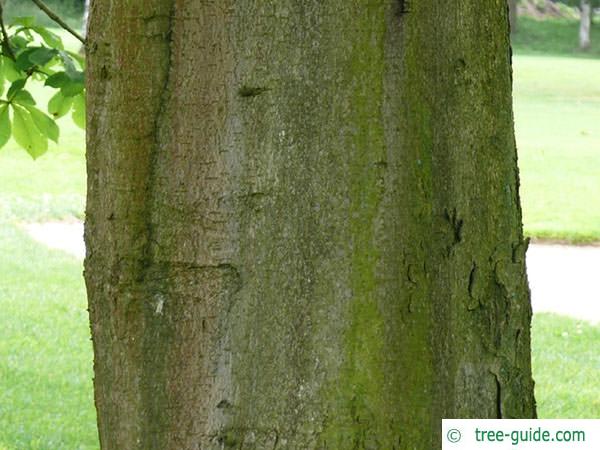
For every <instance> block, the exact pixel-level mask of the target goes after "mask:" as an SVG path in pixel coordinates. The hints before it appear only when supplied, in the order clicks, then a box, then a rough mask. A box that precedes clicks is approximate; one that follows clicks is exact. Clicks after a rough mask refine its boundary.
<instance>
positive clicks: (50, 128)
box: [25, 105, 60, 143]
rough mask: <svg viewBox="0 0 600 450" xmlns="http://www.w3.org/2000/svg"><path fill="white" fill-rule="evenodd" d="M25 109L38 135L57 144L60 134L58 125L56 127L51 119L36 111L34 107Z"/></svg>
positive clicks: (28, 106) (27, 106)
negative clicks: (40, 134) (38, 132)
mask: <svg viewBox="0 0 600 450" xmlns="http://www.w3.org/2000/svg"><path fill="white" fill-rule="evenodd" d="M25 108H26V109H27V111H29V113H30V114H31V119H32V120H33V123H34V124H35V126H36V127H37V129H38V130H39V131H40V133H42V134H43V135H44V136H46V137H48V138H49V139H51V140H53V141H54V142H57V143H58V135H59V134H60V130H59V128H58V125H56V122H55V121H54V120H52V118H51V117H49V116H47V115H46V114H44V113H43V112H42V111H40V110H39V109H37V108H36V107H35V106H30V105H26V106H25Z"/></svg>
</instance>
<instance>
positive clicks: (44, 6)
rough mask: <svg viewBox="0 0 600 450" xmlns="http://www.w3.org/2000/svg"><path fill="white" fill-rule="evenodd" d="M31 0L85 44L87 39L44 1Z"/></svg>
mask: <svg viewBox="0 0 600 450" xmlns="http://www.w3.org/2000/svg"><path fill="white" fill-rule="evenodd" d="M31 1H32V2H33V3H35V4H36V5H37V7H38V8H40V9H41V10H42V11H44V12H45V13H46V15H47V16H48V17H50V18H51V19H52V20H54V21H55V22H56V23H57V24H59V25H60V26H61V27H62V28H64V29H65V30H67V31H68V32H69V33H71V34H72V35H73V36H75V37H76V38H77V39H79V41H81V43H82V44H83V45H85V39H84V38H83V37H82V36H81V35H80V34H79V33H78V32H77V31H75V30H74V29H73V28H71V27H70V26H69V25H67V24H66V23H65V21H64V20H62V19H61V18H60V17H59V16H58V15H57V14H56V13H55V12H54V11H52V10H51V9H50V8H48V7H47V6H46V4H45V3H44V2H43V1H41V0H31Z"/></svg>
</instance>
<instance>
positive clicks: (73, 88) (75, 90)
mask: <svg viewBox="0 0 600 450" xmlns="http://www.w3.org/2000/svg"><path fill="white" fill-rule="evenodd" d="M84 88H85V85H84V84H83V82H73V81H71V82H70V83H67V84H66V85H65V86H64V87H63V88H62V89H61V90H60V92H62V95H64V96H65V97H74V96H76V95H78V94H81V93H82V92H83V89H84Z"/></svg>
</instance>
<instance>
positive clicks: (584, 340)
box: [532, 314, 600, 419]
mask: <svg viewBox="0 0 600 450" xmlns="http://www.w3.org/2000/svg"><path fill="white" fill-rule="evenodd" d="M532 341H533V342H532V354H533V375H534V379H535V381H536V397H537V404H538V415H539V417H540V419H557V418H560V419H581V418H588V419H597V418H599V417H600V395H599V393H600V353H598V348H599V347H600V346H599V344H600V326H592V325H589V324H586V323H585V322H579V321H576V320H572V319H568V318H565V317H560V316H556V315H552V314H536V315H535V316H534V320H533V337H532Z"/></svg>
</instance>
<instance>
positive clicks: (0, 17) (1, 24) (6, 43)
mask: <svg viewBox="0 0 600 450" xmlns="http://www.w3.org/2000/svg"><path fill="white" fill-rule="evenodd" d="M3 14H4V11H3V9H2V3H0V29H1V30H2V47H3V48H4V49H5V50H6V53H8V55H6V56H8V57H9V58H10V59H12V60H13V61H14V60H15V59H16V58H15V53H14V52H13V50H12V48H10V41H9V40H8V33H7V32H6V28H5V27H4V15H3Z"/></svg>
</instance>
